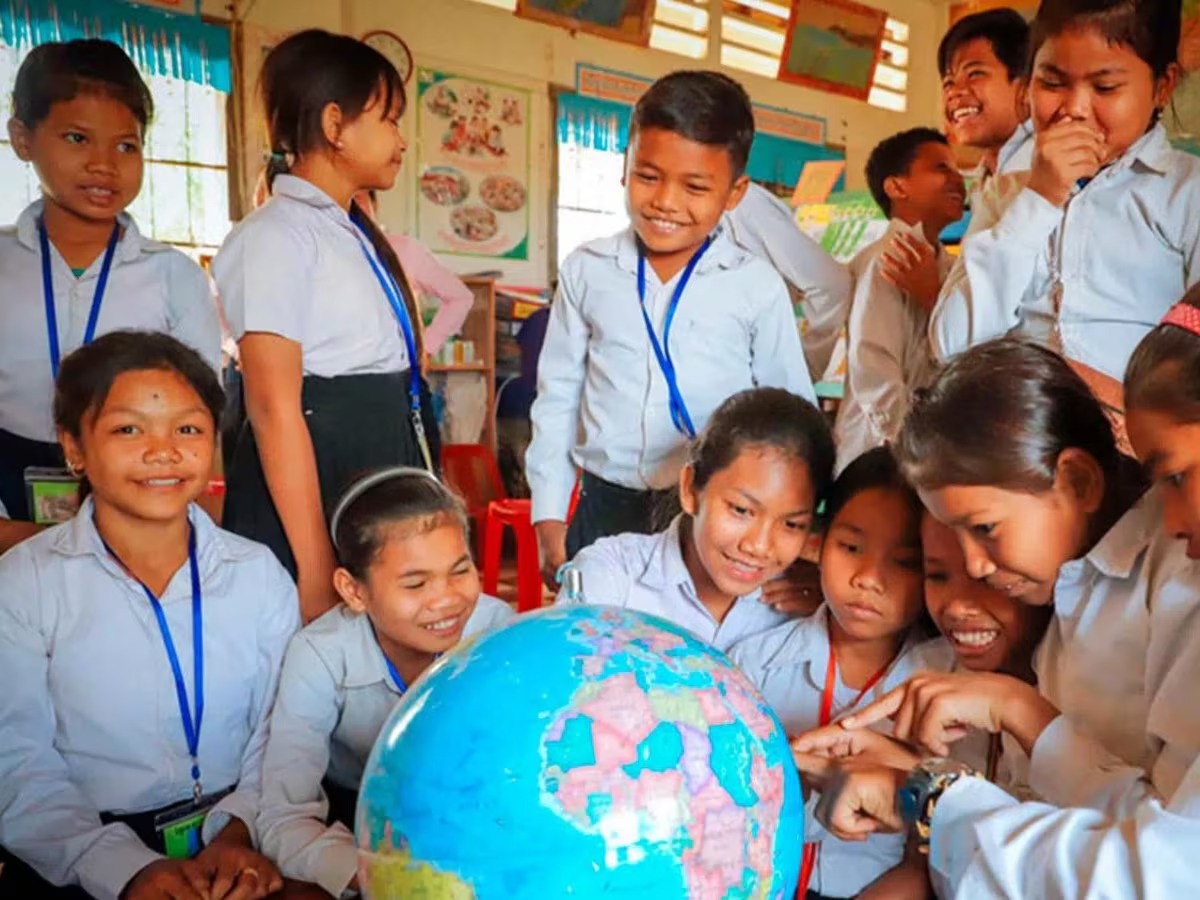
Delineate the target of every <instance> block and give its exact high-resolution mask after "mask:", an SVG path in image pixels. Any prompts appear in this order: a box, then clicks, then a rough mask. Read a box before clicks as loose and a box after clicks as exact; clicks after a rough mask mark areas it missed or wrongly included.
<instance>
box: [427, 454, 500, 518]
mask: <svg viewBox="0 0 1200 900" xmlns="http://www.w3.org/2000/svg"><path fill="white" fill-rule="evenodd" d="M442 478H443V479H444V480H445V482H446V484H447V485H449V486H450V488H451V489H452V490H454V491H455V492H456V493H457V494H458V495H459V496H460V497H462V498H463V502H465V503H466V504H467V512H468V513H470V514H471V515H479V514H482V513H483V512H484V511H486V510H487V505H488V504H489V503H491V502H492V501H493V500H505V499H507V497H508V494H507V493H506V492H505V490H504V481H503V480H502V479H501V478H500V466H499V465H498V464H497V463H496V457H495V456H493V455H492V452H491V451H490V450H488V448H487V447H485V446H483V445H482V444H443V445H442Z"/></svg>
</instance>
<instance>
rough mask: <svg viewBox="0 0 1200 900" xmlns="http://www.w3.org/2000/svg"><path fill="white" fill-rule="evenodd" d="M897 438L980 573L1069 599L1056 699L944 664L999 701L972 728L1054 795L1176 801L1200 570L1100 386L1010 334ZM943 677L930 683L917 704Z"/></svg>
mask: <svg viewBox="0 0 1200 900" xmlns="http://www.w3.org/2000/svg"><path fill="white" fill-rule="evenodd" d="M897 448H898V454H899V456H900V459H901V463H902V465H903V466H904V468H905V470H906V472H908V474H909V475H910V477H911V478H912V479H913V481H914V483H915V484H916V485H917V487H918V490H919V491H920V492H921V497H922V499H923V500H924V501H925V504H926V506H927V507H928V508H929V510H930V512H932V513H933V515H934V516H936V517H937V518H938V519H939V520H940V521H943V522H945V523H947V524H949V525H950V526H951V527H952V528H953V529H954V531H955V534H956V535H957V536H958V539H959V541H960V542H961V544H962V546H963V550H964V555H965V557H966V563H967V571H968V572H969V573H970V575H971V576H972V577H974V578H979V579H983V580H985V581H986V582H987V583H988V584H989V585H991V586H992V587H995V588H997V589H999V590H1003V591H1005V592H1006V593H1008V594H1009V595H1010V596H1012V597H1014V598H1016V599H1018V600H1021V601H1022V602H1024V603H1029V604H1036V605H1046V604H1051V603H1052V604H1053V607H1054V615H1053V618H1052V619H1051V621H1050V625H1049V628H1048V629H1047V632H1046V637H1045V639H1044V640H1043V641H1042V643H1041V645H1040V646H1039V648H1038V651H1037V654H1036V655H1035V658H1034V669H1035V671H1036V673H1037V676H1038V686H1037V692H1040V695H1041V696H1040V697H1039V696H1038V693H1037V692H1034V690H1033V689H1032V688H1030V687H1029V686H1027V685H1025V684H1023V683H1022V682H1020V681H1018V680H1017V679H1014V678H1009V677H1005V676H1001V675H971V676H965V675H959V676H942V678H943V679H947V678H949V679H951V680H950V681H946V682H945V684H946V685H947V686H946V687H945V690H947V691H951V692H954V693H955V694H956V695H958V696H962V697H964V698H973V699H972V702H977V704H978V705H976V706H974V707H972V709H973V710H983V711H986V715H985V716H984V717H983V718H982V719H980V718H979V717H978V716H976V717H974V718H969V719H968V720H967V721H966V722H964V723H963V724H973V725H974V726H975V727H980V728H985V729H986V730H989V731H998V730H1003V731H1007V732H1009V733H1010V734H1011V735H1012V736H1013V737H1014V738H1015V739H1016V740H1017V741H1018V742H1019V743H1020V744H1021V747H1022V749H1023V750H1024V751H1025V752H1026V753H1030V754H1031V768H1030V775H1031V778H1030V781H1031V785H1032V787H1033V788H1034V790H1036V791H1037V792H1038V793H1039V794H1041V795H1042V796H1043V797H1045V798H1046V799H1047V800H1048V801H1050V802H1053V803H1058V804H1061V805H1064V806H1069V805H1084V804H1087V805H1093V804H1098V805H1100V806H1103V803H1104V799H1105V798H1108V797H1111V796H1114V795H1122V794H1126V793H1127V792H1132V796H1133V797H1134V798H1136V797H1137V796H1140V795H1141V794H1143V793H1146V792H1156V793H1157V794H1158V796H1160V797H1163V798H1166V799H1169V798H1170V797H1171V795H1172V794H1173V793H1174V792H1175V789H1176V788H1177V787H1178V786H1179V784H1180V782H1181V780H1182V778H1183V776H1184V773H1185V772H1186V771H1187V769H1188V767H1189V766H1190V765H1191V763H1192V761H1193V760H1194V759H1195V757H1196V755H1197V753H1198V752H1200V715H1197V714H1196V713H1195V712H1193V710H1195V708H1196V707H1195V704H1194V703H1192V702H1191V692H1192V691H1193V689H1194V676H1195V674H1196V672H1197V667H1198V666H1200V658H1197V654H1195V653H1192V652H1189V647H1188V644H1189V641H1190V642H1191V643H1193V644H1194V643H1195V641H1194V640H1192V639H1191V637H1190V635H1192V634H1193V633H1195V630H1196V629H1197V628H1200V613H1198V612H1197V610H1200V604H1198V603H1197V600H1196V593H1197V586H1198V585H1200V576H1198V575H1197V573H1196V571H1195V567H1194V566H1192V565H1191V564H1190V563H1189V562H1188V560H1187V558H1186V556H1185V554H1184V552H1183V551H1184V548H1183V547H1182V546H1181V545H1180V543H1179V542H1178V541H1175V540H1174V539H1173V537H1172V536H1169V535H1167V534H1162V533H1159V532H1160V528H1159V519H1160V518H1161V511H1160V507H1161V501H1160V499H1159V497H1158V493H1157V491H1151V492H1150V493H1149V494H1147V495H1146V496H1144V497H1141V498H1140V499H1137V496H1138V494H1139V493H1140V491H1141V489H1142V483H1141V479H1140V477H1139V476H1138V474H1137V473H1136V472H1133V471H1131V466H1130V465H1127V464H1131V463H1132V461H1131V460H1128V459H1125V458H1124V457H1122V456H1121V455H1120V454H1119V453H1118V452H1117V450H1116V447H1115V444H1114V439H1113V435H1112V431H1111V429H1110V428H1109V425H1108V420H1107V419H1106V418H1105V416H1104V413H1103V411H1102V410H1101V408H1100V406H1099V404H1098V403H1097V402H1096V401H1095V398H1094V397H1092V396H1091V394H1090V392H1089V391H1088V390H1087V386H1086V385H1085V384H1084V383H1083V381H1082V380H1081V379H1080V378H1079V377H1078V376H1077V375H1075V374H1074V373H1073V372H1072V371H1071V370H1070V369H1069V367H1068V366H1067V365H1066V364H1065V363H1064V362H1063V361H1062V360H1061V359H1060V358H1058V357H1056V356H1055V355H1054V354H1053V353H1051V352H1050V351H1047V350H1045V349H1043V348H1039V347H1036V346H1034V345H1031V344H1024V343H1018V342H1015V341H1011V340H1001V341H995V342H992V343H989V344H986V345H984V346H982V347H978V348H976V349H975V350H974V351H972V353H970V354H967V355H965V356H963V357H960V358H959V359H956V360H955V361H954V362H953V363H952V364H951V365H950V366H949V367H948V368H947V369H946V370H945V371H944V372H943V373H942V374H941V375H940V376H939V378H938V380H937V382H936V383H935V385H934V386H933V387H932V388H931V389H930V392H929V394H928V396H926V397H924V398H922V400H921V402H920V403H919V404H917V405H916V406H914V408H913V411H912V413H911V414H910V416H909V419H908V421H906V423H905V426H904V430H903V431H902V433H901V439H900V441H899V442H898V444H897ZM941 689H942V688H939V687H937V686H936V685H935V686H934V687H928V686H926V687H924V688H922V687H921V686H919V685H917V686H915V687H914V689H913V690H910V691H909V692H908V694H907V695H905V697H900V698H899V702H903V703H910V702H914V701H912V700H910V699H906V697H908V695H912V696H913V697H916V696H917V695H919V694H922V692H924V696H925V697H929V696H930V695H931V694H932V693H937V692H938V691H939V690H941ZM885 699H886V698H885ZM964 702H966V701H964ZM892 705H893V709H892V710H891V711H892V712H894V711H895V709H894V707H895V706H897V705H899V703H894V704H892ZM880 712H882V710H881V711H880ZM877 715H878V713H877V714H876V717H877ZM907 720H908V721H912V717H911V716H908V717H907ZM939 721H941V720H937V719H935V720H931V722H930V723H928V724H926V725H921V724H920V723H915V724H914V725H912V726H911V728H910V729H909V730H910V731H911V730H912V729H913V728H915V729H917V730H918V731H919V733H914V734H900V735H899V736H900V737H901V738H903V739H909V738H913V737H915V738H917V739H919V740H920V742H921V743H923V744H925V745H926V746H928V747H930V748H931V749H933V750H938V749H945V746H946V743H947V742H948V741H952V740H954V739H955V738H956V736H960V735H961V733H962V732H961V729H959V728H957V727H953V728H951V729H950V731H949V732H947V733H943V732H942V731H940V730H939V728H940V726H939V724H938V722H939ZM1132 773H1136V774H1132ZM1147 776H1148V780H1147ZM1131 785H1133V786H1132V787H1131Z"/></svg>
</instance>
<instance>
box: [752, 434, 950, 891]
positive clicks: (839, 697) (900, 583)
mask: <svg viewBox="0 0 1200 900" xmlns="http://www.w3.org/2000/svg"><path fill="white" fill-rule="evenodd" d="M825 519H826V521H827V522H828V527H827V528H826V529H825V537H824V541H823V542H822V545H821V590H822V593H823V594H824V596H825V604H824V606H822V607H821V608H820V609H818V610H817V612H816V614H815V615H813V616H812V617H811V618H807V619H798V620H795V621H791V622H787V623H785V624H783V625H780V626H778V627H776V628H773V629H771V630H770V631H767V632H766V633H764V634H760V635H756V636H754V637H751V638H749V639H748V640H745V641H742V642H741V643H739V644H738V645H736V646H735V647H734V648H733V649H732V650H731V651H730V657H731V658H732V659H733V660H734V662H736V663H738V665H740V666H741V667H742V669H743V671H745V673H746V675H747V676H748V677H749V678H750V680H751V681H752V682H754V684H755V686H757V687H758V689H759V690H760V691H762V693H763V697H764V698H765V699H766V700H767V702H768V703H770V704H771V707H772V709H774V710H775V714H776V715H777V716H779V719H780V721H781V722H782V723H783V726H784V729H785V730H786V731H787V732H788V733H789V734H799V733H801V732H805V731H809V730H810V729H814V728H817V727H819V726H822V725H828V724H829V723H830V722H831V721H832V720H833V719H834V717H836V716H839V715H842V714H844V713H846V712H848V711H850V710H853V709H856V708H858V707H859V706H861V705H863V704H864V701H866V700H868V698H873V697H878V696H880V695H882V694H883V693H885V692H886V691H887V690H889V689H890V688H892V687H895V686H896V685H898V684H901V683H903V682H904V680H905V679H906V678H908V677H909V675H911V674H912V673H913V672H916V671H920V670H922V669H943V670H944V669H948V668H949V667H950V663H951V660H952V658H953V656H952V654H951V652H950V649H949V647H948V646H947V645H946V643H945V641H941V640H937V641H927V640H925V638H926V637H927V636H928V634H927V632H926V629H925V628H924V627H923V623H922V618H923V615H924V604H923V597H922V592H921V588H922V580H921V547H920V525H921V505H920V502H919V501H918V500H917V497H916V495H915V494H914V493H913V491H912V489H911V488H910V487H909V486H908V485H907V484H906V483H905V482H904V479H903V478H902V477H901V475H900V472H899V469H898V468H897V466H896V462H895V460H894V459H893V457H892V454H891V451H890V450H888V449H887V448H885V447H879V448H876V449H874V450H870V451H868V452H867V453H864V454H863V455H862V456H860V457H859V458H858V459H856V460H855V461H854V462H852V463H851V464H850V465H849V466H847V467H846V469H845V471H844V472H842V474H841V475H839V476H838V479H837V481H836V482H834V485H833V489H832V490H831V491H830V495H829V500H828V502H827V504H826V512H825ZM808 838H809V842H808V843H807V845H806V847H805V854H804V864H803V866H802V868H801V873H800V890H799V891H798V893H797V896H799V897H804V896H805V895H806V894H807V896H808V897H810V898H814V897H854V896H861V897H871V896H881V897H882V896H891V895H892V892H894V891H897V890H901V887H900V884H901V883H909V882H911V881H912V880H913V879H912V875H913V874H914V872H913V871H910V869H909V868H908V867H907V866H902V867H901V868H900V869H899V870H897V871H895V872H889V870H892V869H893V868H895V867H896V866H897V865H899V864H900V863H901V860H902V859H903V856H904V842H903V840H899V839H894V838H889V837H883V836H881V837H879V838H876V839H873V840H870V841H868V842H867V843H866V844H859V845H849V844H845V843H843V842H841V841H838V840H836V839H832V838H826V836H823V835H819V833H818V837H817V839H816V840H813V839H812V835H811V834H810V835H808ZM885 873H888V874H885ZM915 874H916V876H917V878H916V881H917V883H918V884H919V885H922V884H923V876H921V874H920V870H919V868H917V869H915ZM881 876H882V877H881ZM810 888H811V890H810Z"/></svg>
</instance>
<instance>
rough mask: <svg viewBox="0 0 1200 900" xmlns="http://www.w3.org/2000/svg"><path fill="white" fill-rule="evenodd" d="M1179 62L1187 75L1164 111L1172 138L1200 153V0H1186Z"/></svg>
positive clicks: (1184, 148)
mask: <svg viewBox="0 0 1200 900" xmlns="http://www.w3.org/2000/svg"><path fill="white" fill-rule="evenodd" d="M1179 64H1180V66H1182V67H1183V71H1184V77H1183V80H1182V81H1181V82H1180V85H1179V87H1178V88H1177V89H1176V90H1175V96H1174V98H1173V99H1172V101H1171V102H1170V103H1169V104H1168V105H1167V109H1166V111H1165V112H1164V113H1163V123H1164V124H1165V125H1166V126H1167V132H1168V133H1169V134H1170V135H1171V142H1172V143H1173V144H1174V145H1175V146H1176V147H1178V148H1179V149H1180V150H1186V151H1187V152H1188V153H1193V154H1196V155H1197V156H1200V83H1198V81H1200V75H1197V72H1200V0H1183V23H1182V28H1181V30H1180V35H1179Z"/></svg>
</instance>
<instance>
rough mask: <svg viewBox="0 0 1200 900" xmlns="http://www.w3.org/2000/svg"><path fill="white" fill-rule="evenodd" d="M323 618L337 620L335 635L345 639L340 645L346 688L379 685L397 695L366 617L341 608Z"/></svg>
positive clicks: (364, 614)
mask: <svg viewBox="0 0 1200 900" xmlns="http://www.w3.org/2000/svg"><path fill="white" fill-rule="evenodd" d="M326 615H330V616H337V617H338V619H339V626H341V627H340V628H339V631H340V632H341V633H342V634H343V635H344V636H345V639H344V641H343V642H342V643H343V646H344V647H345V654H346V656H345V659H346V687H348V688H360V687H370V686H371V685H373V684H379V683H380V682H382V683H383V684H385V685H387V687H388V689H389V690H392V691H393V692H395V693H397V694H398V693H399V691H397V690H396V686H395V685H394V684H392V678H391V675H390V674H388V668H387V663H386V662H385V661H384V658H383V650H381V649H380V648H379V642H378V641H377V640H376V639H375V629H373V628H372V627H371V620H370V619H369V618H368V617H367V615H366V613H356V612H354V611H353V610H352V609H350V608H349V607H347V606H344V605H342V606H338V607H337V608H336V609H335V610H333V611H332V612H329V613H326Z"/></svg>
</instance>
